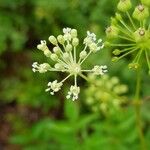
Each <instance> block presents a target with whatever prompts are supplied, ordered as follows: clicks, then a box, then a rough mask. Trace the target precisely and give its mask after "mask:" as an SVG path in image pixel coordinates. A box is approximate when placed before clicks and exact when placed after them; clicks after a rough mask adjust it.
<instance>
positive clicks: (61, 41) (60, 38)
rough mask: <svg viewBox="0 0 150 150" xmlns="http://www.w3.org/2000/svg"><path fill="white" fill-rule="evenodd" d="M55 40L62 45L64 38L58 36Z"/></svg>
mask: <svg viewBox="0 0 150 150" xmlns="http://www.w3.org/2000/svg"><path fill="white" fill-rule="evenodd" d="M57 40H58V42H59V43H60V44H62V45H63V44H64V43H65V39H64V37H63V36H62V35H58V36H57Z"/></svg>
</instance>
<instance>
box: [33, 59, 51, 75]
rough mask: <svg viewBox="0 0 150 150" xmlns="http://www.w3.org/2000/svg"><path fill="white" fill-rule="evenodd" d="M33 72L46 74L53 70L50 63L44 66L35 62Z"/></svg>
mask: <svg viewBox="0 0 150 150" xmlns="http://www.w3.org/2000/svg"><path fill="white" fill-rule="evenodd" d="M32 67H33V68H32V71H33V72H36V71H38V72H39V73H45V72H47V71H48V70H49V69H51V67H50V65H49V64H48V63H43V64H38V63H37V62H34V63H33V64H32Z"/></svg>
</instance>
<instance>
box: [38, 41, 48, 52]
mask: <svg viewBox="0 0 150 150" xmlns="http://www.w3.org/2000/svg"><path fill="white" fill-rule="evenodd" d="M37 49H39V50H42V51H45V50H47V49H48V47H47V45H46V41H45V40H41V44H38V45H37Z"/></svg>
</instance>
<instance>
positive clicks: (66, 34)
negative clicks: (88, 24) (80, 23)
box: [63, 28, 71, 41]
mask: <svg viewBox="0 0 150 150" xmlns="http://www.w3.org/2000/svg"><path fill="white" fill-rule="evenodd" d="M63 33H64V39H65V40H67V41H68V40H69V41H70V40H71V28H63Z"/></svg>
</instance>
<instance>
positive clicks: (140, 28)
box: [105, 0, 150, 73]
mask: <svg viewBox="0 0 150 150" xmlns="http://www.w3.org/2000/svg"><path fill="white" fill-rule="evenodd" d="M117 8H118V11H119V12H118V13H116V15H115V17H113V18H111V25H110V26H109V27H108V28H107V29H106V35H107V40H106V44H105V45H106V46H110V47H113V54H114V55H115V57H113V58H112V61H118V60H119V59H121V58H123V57H125V56H127V55H129V54H132V55H131V57H132V61H131V63H130V64H129V68H133V69H137V68H138V67H140V66H142V65H141V63H143V61H142V59H141V58H142V57H144V61H145V62H146V63H147V65H148V69H149V73H150V45H149V44H150V22H149V21H150V15H149V11H150V9H149V8H150V0H141V2H140V4H139V5H137V6H136V7H135V8H133V6H132V3H131V1H130V0H120V1H119V3H118V5H117Z"/></svg>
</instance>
